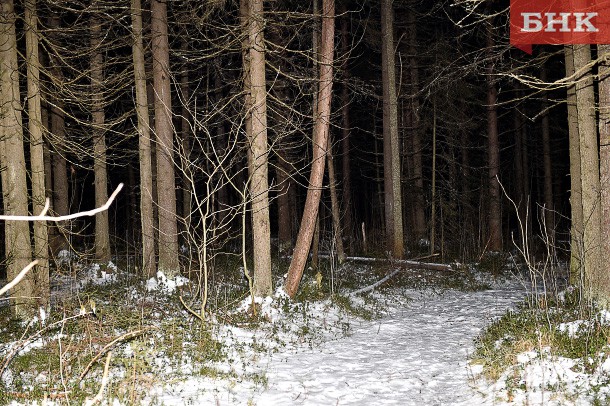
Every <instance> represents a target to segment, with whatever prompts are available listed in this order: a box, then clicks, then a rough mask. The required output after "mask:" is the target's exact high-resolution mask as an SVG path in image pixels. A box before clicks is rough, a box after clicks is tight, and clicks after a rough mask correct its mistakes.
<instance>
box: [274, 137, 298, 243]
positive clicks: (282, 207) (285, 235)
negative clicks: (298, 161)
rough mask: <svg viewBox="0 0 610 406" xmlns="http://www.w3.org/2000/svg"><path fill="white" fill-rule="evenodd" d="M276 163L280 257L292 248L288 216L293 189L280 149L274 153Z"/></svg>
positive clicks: (290, 224) (289, 217)
mask: <svg viewBox="0 0 610 406" xmlns="http://www.w3.org/2000/svg"><path fill="white" fill-rule="evenodd" d="M276 154H277V157H278V163H277V164H276V166H275V176H276V178H277V184H278V188H279V190H278V195H277V211H278V233H277V237H278V245H279V247H278V248H279V251H280V255H284V254H289V252H290V250H291V248H292V217H291V215H290V192H291V189H292V188H294V185H293V182H292V180H291V178H290V175H289V174H288V164H287V163H286V162H285V156H284V154H283V153H282V151H281V149H280V150H278V151H276Z"/></svg>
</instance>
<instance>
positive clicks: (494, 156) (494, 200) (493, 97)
mask: <svg viewBox="0 0 610 406" xmlns="http://www.w3.org/2000/svg"><path fill="white" fill-rule="evenodd" d="M493 47H494V40H493V31H492V28H491V26H488V27H487V50H488V52H489V53H491V52H493ZM486 74H487V166H488V168H489V178H488V183H489V186H488V187H489V207H488V211H487V218H488V241H487V249H489V250H490V251H502V205H501V196H500V183H499V179H498V174H499V170H500V140H499V136H498V111H497V109H498V108H497V105H496V102H497V98H498V90H497V89H496V84H495V82H494V77H493V74H494V69H493V63H491V62H489V63H488V65H487V68H486Z"/></svg>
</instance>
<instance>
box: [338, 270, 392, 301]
mask: <svg viewBox="0 0 610 406" xmlns="http://www.w3.org/2000/svg"><path fill="white" fill-rule="evenodd" d="M400 271H402V269H395V270H394V272H392V273H391V274H389V275H386V276H385V277H384V278H381V279H379V280H378V281H377V282H375V283H373V284H372V285H369V286H366V287H364V288H362V289H358V290H355V291H353V292H349V293H348V294H347V295H348V296H354V295H359V294H361V293H364V292H368V291H370V290H373V289H375V288H376V287H377V286H379V285H381V284H382V283H383V282H385V281H387V280H388V279H390V278H391V277H392V276H394V275H396V274H397V273H398V272H400Z"/></svg>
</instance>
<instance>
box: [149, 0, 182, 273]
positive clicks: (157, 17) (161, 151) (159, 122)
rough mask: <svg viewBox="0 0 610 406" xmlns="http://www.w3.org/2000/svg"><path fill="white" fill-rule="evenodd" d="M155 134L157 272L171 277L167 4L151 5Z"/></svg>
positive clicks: (175, 269)
mask: <svg viewBox="0 0 610 406" xmlns="http://www.w3.org/2000/svg"><path fill="white" fill-rule="evenodd" d="M151 31H152V52H153V86H154V90H155V134H156V137H157V204H158V206H159V263H158V269H159V270H160V271H163V272H164V273H165V274H166V275H167V276H168V277H173V276H175V275H177V274H178V273H179V271H180V263H179V260H178V227H177V220H176V179H175V169H174V127H173V126H172V100H171V88H170V70H169V42H168V34H167V3H166V2H165V1H162V0H152V1H151Z"/></svg>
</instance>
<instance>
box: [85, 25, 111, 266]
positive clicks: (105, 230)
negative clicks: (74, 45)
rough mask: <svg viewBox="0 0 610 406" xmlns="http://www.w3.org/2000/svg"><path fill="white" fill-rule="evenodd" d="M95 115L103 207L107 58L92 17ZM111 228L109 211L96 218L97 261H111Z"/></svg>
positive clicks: (97, 195)
mask: <svg viewBox="0 0 610 406" xmlns="http://www.w3.org/2000/svg"><path fill="white" fill-rule="evenodd" d="M90 24H91V28H90V29H91V33H90V35H91V50H92V52H93V54H92V57H91V116H92V120H93V123H92V127H93V128H92V131H93V173H94V178H95V181H94V184H95V206H96V207H100V206H103V205H104V204H105V203H106V201H107V200H108V173H107V170H106V136H105V132H106V131H105V129H104V122H105V114H104V99H103V92H104V89H103V83H104V73H103V67H104V57H103V55H102V50H101V45H102V23H101V20H100V19H99V17H97V16H96V15H93V16H92V17H91V22H90ZM110 257H111V253H110V226H109V224H108V211H107V210H104V211H102V212H100V213H97V214H96V215H95V258H96V259H97V260H98V261H100V262H102V263H108V262H109V261H110Z"/></svg>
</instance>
